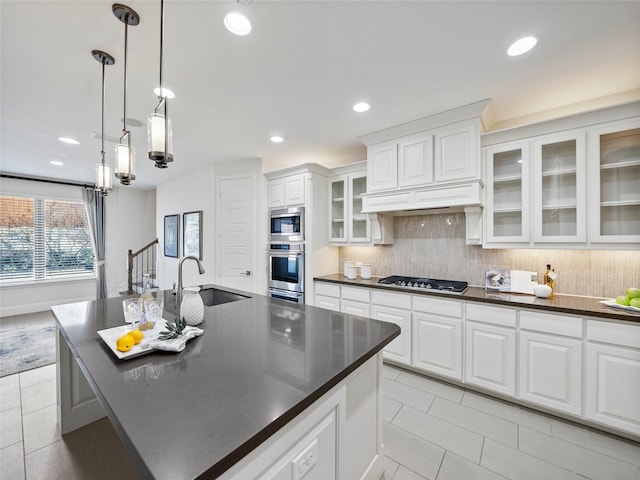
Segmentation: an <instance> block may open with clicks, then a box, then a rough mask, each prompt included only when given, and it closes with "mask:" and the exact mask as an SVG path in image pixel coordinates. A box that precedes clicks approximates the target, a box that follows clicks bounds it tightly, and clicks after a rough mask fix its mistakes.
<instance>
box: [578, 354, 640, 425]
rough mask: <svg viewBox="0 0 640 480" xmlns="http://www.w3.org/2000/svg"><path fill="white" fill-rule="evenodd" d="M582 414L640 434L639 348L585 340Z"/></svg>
mask: <svg viewBox="0 0 640 480" xmlns="http://www.w3.org/2000/svg"><path fill="white" fill-rule="evenodd" d="M586 383H587V385H586V400H585V401H586V404H585V415H586V417H587V418H588V419H590V420H593V421H595V422H598V423H602V424H605V425H609V426H611V427H614V428H619V429H621V430H625V431H627V432H631V433H634V434H635V435H640V350H638V349H633V348H620V347H615V346H609V345H600V344H597V343H591V342H589V343H587V377H586Z"/></svg>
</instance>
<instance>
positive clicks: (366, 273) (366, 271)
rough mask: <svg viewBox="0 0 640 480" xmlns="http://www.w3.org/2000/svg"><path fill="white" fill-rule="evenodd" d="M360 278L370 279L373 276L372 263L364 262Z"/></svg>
mask: <svg viewBox="0 0 640 480" xmlns="http://www.w3.org/2000/svg"><path fill="white" fill-rule="evenodd" d="M360 278H362V279H363V280H368V279H370V278H371V264H370V263H363V264H362V266H361V267H360Z"/></svg>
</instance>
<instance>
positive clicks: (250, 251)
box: [216, 176, 255, 292]
mask: <svg viewBox="0 0 640 480" xmlns="http://www.w3.org/2000/svg"><path fill="white" fill-rule="evenodd" d="M254 184H255V182H254V178H253V177H252V176H248V177H219V178H218V181H217V184H216V189H217V199H218V201H217V208H216V234H217V237H218V242H217V245H218V246H217V248H216V255H217V257H218V258H216V266H217V274H216V278H217V280H216V281H217V283H218V284H220V285H224V286H228V287H232V288H238V289H240V290H246V291H249V292H251V291H255V288H254V278H255V275H254V270H255V267H254V262H255V259H254V250H255V243H254V242H255V231H254V230H255V228H254V225H255V211H254V191H255V187H254Z"/></svg>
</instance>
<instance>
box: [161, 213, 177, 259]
mask: <svg viewBox="0 0 640 480" xmlns="http://www.w3.org/2000/svg"><path fill="white" fill-rule="evenodd" d="M179 228H180V215H179V214H176V215H165V216H164V256H165V257H174V258H178V238H179V237H178V235H179Z"/></svg>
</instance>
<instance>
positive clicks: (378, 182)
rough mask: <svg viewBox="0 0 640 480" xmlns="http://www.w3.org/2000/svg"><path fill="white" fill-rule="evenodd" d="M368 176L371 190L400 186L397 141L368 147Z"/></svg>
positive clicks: (369, 189)
mask: <svg viewBox="0 0 640 480" xmlns="http://www.w3.org/2000/svg"><path fill="white" fill-rule="evenodd" d="M367 178H368V181H369V183H368V186H367V188H368V191H369V192H377V191H379V190H388V189H391V188H397V187H398V147H397V145H396V143H395V142H393V143H385V144H379V145H373V146H371V147H369V148H368V149H367Z"/></svg>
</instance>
